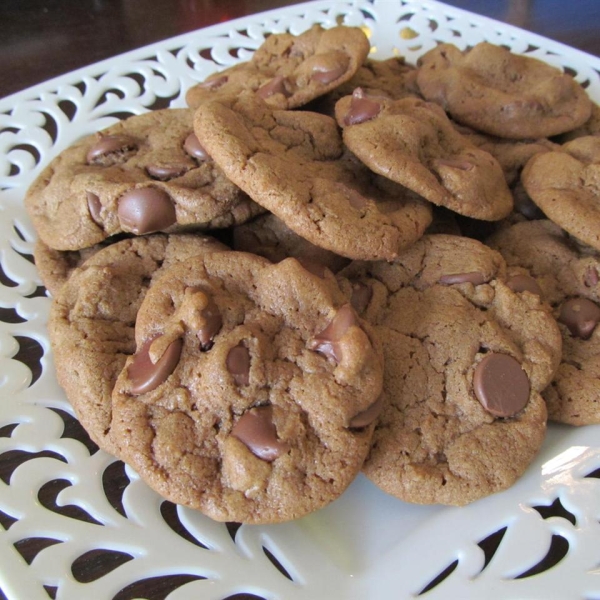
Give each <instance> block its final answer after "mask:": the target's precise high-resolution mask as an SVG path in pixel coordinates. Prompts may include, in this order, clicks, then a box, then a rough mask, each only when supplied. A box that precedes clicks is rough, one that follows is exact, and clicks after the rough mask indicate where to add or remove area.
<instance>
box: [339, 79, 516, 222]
mask: <svg viewBox="0 0 600 600" xmlns="http://www.w3.org/2000/svg"><path fill="white" fill-rule="evenodd" d="M336 119H337V121H338V124H339V125H340V126H341V127H343V136H344V143H345V144H346V146H348V148H349V149H350V150H351V151H352V152H353V153H354V154H356V156H358V158H360V160H361V161H362V162H363V163H365V164H366V165H367V166H368V167H369V168H370V169H372V170H373V171H374V172H376V173H378V174H379V175H381V176H384V177H387V178H388V179H391V180H392V181H395V182H397V183H399V184H401V185H403V186H405V187H407V188H408V189H410V190H412V191H414V192H416V193H417V194H419V195H421V196H423V197H424V198H426V199H427V200H429V201H430V202H433V204H436V205H438V206H445V207H446V208H449V209H451V210H453V211H454V212H457V213H459V214H462V215H465V216H468V217H473V218H476V219H481V220H486V221H495V220H499V219H502V218H504V217H506V216H507V215H508V214H509V213H510V211H511V210H512V207H513V200H512V196H511V194H510V191H509V189H508V186H507V185H506V182H505V180H504V175H503V173H502V169H501V168H500V165H499V164H498V162H497V161H496V159H494V158H493V157H492V156H491V155H490V154H489V153H487V152H484V151H482V150H480V149H479V148H477V147H476V146H474V145H472V144H470V143H469V142H468V140H467V139H466V138H465V137H464V136H462V135H461V134H459V133H458V132H457V131H456V130H455V128H454V127H453V125H452V123H451V122H450V120H449V119H448V117H447V116H446V114H445V113H444V111H443V110H442V109H441V108H440V107H439V106H437V105H436V104H432V103H429V102H425V101H423V100H419V99H417V98H404V99H402V100H396V101H391V100H388V99H386V98H382V97H379V96H368V95H365V94H364V93H363V92H362V91H361V90H357V92H355V93H354V94H352V96H346V97H345V98H342V99H341V100H340V101H339V102H338V103H337V104H336Z"/></svg>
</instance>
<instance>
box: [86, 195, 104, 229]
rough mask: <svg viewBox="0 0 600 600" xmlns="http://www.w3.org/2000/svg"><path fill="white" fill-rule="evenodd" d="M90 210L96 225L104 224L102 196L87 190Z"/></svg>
mask: <svg viewBox="0 0 600 600" xmlns="http://www.w3.org/2000/svg"><path fill="white" fill-rule="evenodd" d="M86 197H87V205H88V211H89V213H90V217H91V218H92V221H94V223H96V225H102V219H101V218H100V211H101V210H102V204H101V203H100V198H98V196H97V195H96V194H94V193H93V192H86Z"/></svg>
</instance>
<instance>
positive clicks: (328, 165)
mask: <svg viewBox="0 0 600 600" xmlns="http://www.w3.org/2000/svg"><path fill="white" fill-rule="evenodd" d="M195 131H196V134H197V135H198V137H199V139H200V140H201V142H202V144H203V145H204V146H205V147H206V148H207V150H208V152H209V153H210V155H211V156H212V158H213V159H214V161H215V162H216V163H217V164H218V165H219V166H220V167H221V168H222V169H223V171H224V172H225V173H226V175H227V176H228V177H229V178H230V179H231V180H232V181H233V182H235V183H236V184H237V185H239V186H240V187H241V188H242V189H243V190H244V191H245V192H246V193H247V194H248V195H249V196H250V197H251V198H252V199H253V200H254V201H255V202H257V203H258V204H260V205H262V206H263V207H264V208H267V209H268V210H270V211H271V212H272V213H273V214H275V215H276V216H277V217H278V218H280V219H281V220H282V221H284V223H285V224H286V225H287V226H288V227H289V228H290V229H292V230H293V231H295V232H296V233H297V234H298V235H300V236H302V237H304V238H305V239H307V240H308V241H310V242H311V243H313V244H315V245H317V246H320V247H322V248H325V249H327V250H330V251H332V252H335V253H336V254H340V255H342V256H345V257H348V258H361V259H366V260H375V259H391V258H393V257H394V256H396V254H397V253H398V252H399V251H400V250H401V249H402V248H405V247H407V246H408V245H410V244H411V243H413V242H414V241H415V240H416V239H418V238H419V237H420V236H421V235H422V234H423V231H424V230H425V228H426V227H427V225H428V224H429V222H430V221H431V209H430V206H429V204H428V203H427V202H425V201H424V200H422V199H421V198H419V197H416V196H415V194H411V193H410V192H407V190H406V189H404V188H402V187H401V186H399V185H396V184H394V183H393V182H389V181H387V180H385V178H382V177H378V176H376V175H375V174H373V173H372V172H371V171H370V170H369V169H367V168H366V167H365V166H364V165H362V164H361V163H360V162H359V161H358V160H356V158H355V157H353V156H352V155H351V154H349V153H348V152H346V151H345V150H344V147H343V143H342V139H341V136H340V133H339V131H338V128H337V125H336V123H335V121H334V120H333V119H332V118H330V117H328V116H326V115H321V114H317V113H313V112H309V111H285V110H277V109H275V110H274V109H272V108H270V107H269V106H268V105H267V104H266V103H265V102H264V101H262V100H261V99H260V98H257V97H256V96H254V95H252V94H243V95H241V96H240V97H239V98H238V99H236V100H234V101H230V102H227V103H226V102H209V103H206V104H203V105H202V106H201V107H200V108H199V109H198V110H197V111H196V116H195Z"/></svg>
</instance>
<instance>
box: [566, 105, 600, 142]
mask: <svg viewBox="0 0 600 600" xmlns="http://www.w3.org/2000/svg"><path fill="white" fill-rule="evenodd" d="M599 134H600V106H599V105H598V104H596V103H593V104H592V114H591V115H590V118H589V119H588V120H587V121H586V122H585V123H584V124H583V125H582V126H581V127H578V128H577V129H573V130H572V131H568V132H567V133H563V134H562V135H559V136H558V137H557V138H556V141H557V142H559V143H561V144H564V143H566V142H570V141H572V140H574V139H577V138H579V137H585V136H587V135H599Z"/></svg>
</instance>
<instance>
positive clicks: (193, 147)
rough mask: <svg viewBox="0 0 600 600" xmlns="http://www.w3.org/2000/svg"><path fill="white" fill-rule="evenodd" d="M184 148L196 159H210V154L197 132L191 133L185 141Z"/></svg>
mask: <svg viewBox="0 0 600 600" xmlns="http://www.w3.org/2000/svg"><path fill="white" fill-rule="evenodd" d="M183 149H184V150H185V151H186V152H187V153H188V154H189V155H190V156H191V157H192V158H195V159H196V160H209V159H210V156H209V155H208V152H207V151H206V150H205V149H204V147H203V146H202V144H201V143H200V140H199V139H198V136H197V135H196V134H195V133H190V135H188V136H187V137H186V138H185V141H184V142H183Z"/></svg>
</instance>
